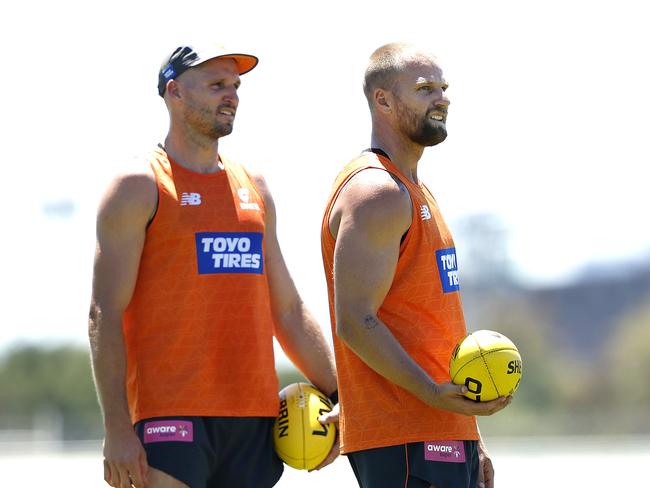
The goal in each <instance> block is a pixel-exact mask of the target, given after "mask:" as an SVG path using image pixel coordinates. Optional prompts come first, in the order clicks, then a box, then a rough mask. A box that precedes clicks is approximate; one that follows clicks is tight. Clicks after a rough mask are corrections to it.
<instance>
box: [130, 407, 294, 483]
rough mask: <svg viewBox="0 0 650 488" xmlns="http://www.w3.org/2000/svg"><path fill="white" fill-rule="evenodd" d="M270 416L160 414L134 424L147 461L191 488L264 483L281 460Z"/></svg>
mask: <svg viewBox="0 0 650 488" xmlns="http://www.w3.org/2000/svg"><path fill="white" fill-rule="evenodd" d="M274 420H275V419H274V418H270V417H158V418H152V419H146V420H142V421H140V422H138V423H136V424H135V431H136V433H137V435H138V437H139V438H140V441H141V442H142V445H143V446H144V449H145V451H146V453H147V462H148V463H149V466H151V467H153V468H155V469H158V470H160V471H163V472H165V473H167V474H169V475H170V476H173V477H174V478H176V479H177V480H179V481H182V482H183V483H185V484H186V485H188V486H189V487H190V488H222V487H224V488H225V487H235V486H236V487H240V488H267V487H271V486H274V485H275V484H276V483H277V482H278V480H279V479H280V476H282V471H283V469H284V465H283V464H282V461H281V460H280V458H279V457H278V456H277V454H276V453H275V449H274V448H273V434H272V428H273V422H274Z"/></svg>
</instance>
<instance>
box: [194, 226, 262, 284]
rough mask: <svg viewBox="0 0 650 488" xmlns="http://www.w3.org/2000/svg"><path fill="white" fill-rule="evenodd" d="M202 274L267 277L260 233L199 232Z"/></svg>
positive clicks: (199, 263)
mask: <svg viewBox="0 0 650 488" xmlns="http://www.w3.org/2000/svg"><path fill="white" fill-rule="evenodd" d="M195 237H196V258H197V263H198V271H199V274H219V273H248V274H263V273H264V256H263V253H262V240H263V238H264V234H262V233H261V232H197V233H196V234H195Z"/></svg>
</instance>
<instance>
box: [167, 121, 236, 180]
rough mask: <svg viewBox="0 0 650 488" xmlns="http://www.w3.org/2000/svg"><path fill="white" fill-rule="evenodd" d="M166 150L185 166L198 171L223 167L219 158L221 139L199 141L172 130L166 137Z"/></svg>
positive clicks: (212, 170) (217, 169)
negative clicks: (179, 134)
mask: <svg viewBox="0 0 650 488" xmlns="http://www.w3.org/2000/svg"><path fill="white" fill-rule="evenodd" d="M164 148H165V151H166V152H167V154H169V156H170V157H171V158H172V159H173V160H174V161H175V162H176V163H178V164H180V165H181V166H183V167H184V168H187V169H189V170H190V171H194V172H196V173H216V172H217V171H220V170H222V169H223V165H222V164H221V160H220V158H219V140H218V139H217V140H216V141H213V142H210V141H203V140H202V141H198V140H194V139H193V138H192V137H188V136H186V135H183V136H182V137H181V136H176V135H175V134H174V133H173V132H172V131H170V132H169V133H168V134H167V137H166V138H165V146H164Z"/></svg>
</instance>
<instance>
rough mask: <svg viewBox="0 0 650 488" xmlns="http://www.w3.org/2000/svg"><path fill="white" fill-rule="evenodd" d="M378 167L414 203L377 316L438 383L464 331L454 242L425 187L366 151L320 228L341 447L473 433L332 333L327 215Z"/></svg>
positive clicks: (345, 175)
mask: <svg viewBox="0 0 650 488" xmlns="http://www.w3.org/2000/svg"><path fill="white" fill-rule="evenodd" d="M368 168H379V169H382V170H385V171H388V172H389V173H390V174H392V175H393V176H395V177H397V178H398V179H399V180H400V181H401V182H402V183H403V184H404V186H405V187H406V188H407V189H408V192H409V194H410V197H411V201H412V203H413V221H412V223H411V226H410V229H409V231H408V233H407V236H406V238H405V239H404V242H403V243H402V244H401V246H400V251H399V259H398V261H397V268H396V270H395V276H394V278H393V283H392V285H391V288H390V290H389V291H388V294H387V296H386V298H385V300H384V302H383V303H382V305H381V307H380V308H379V311H378V314H377V315H378V317H379V318H380V319H381V320H382V321H383V322H384V323H385V324H386V325H387V326H388V328H389V329H390V331H391V332H392V333H393V335H394V336H395V338H396V339H397V340H398V341H399V342H400V344H401V345H402V347H403V348H404V349H405V350H406V352H407V353H408V354H409V355H410V356H411V358H413V360H414V361H415V362H417V363H418V364H419V365H420V366H421V367H422V368H423V369H424V370H425V371H427V373H428V374H429V375H430V376H431V377H432V378H433V379H434V381H436V382H437V383H440V382H449V381H450V378H449V359H450V357H451V353H452V351H453V349H454V347H455V345H456V343H457V342H458V341H459V340H460V339H462V338H463V337H464V336H465V334H466V328H465V319H464V316H463V309H462V303H461V299H460V293H459V286H458V267H457V263H456V251H455V248H454V242H453V240H452V238H451V234H450V233H449V229H448V228H447V225H446V224H445V222H444V220H443V219H442V216H441V214H440V211H439V209H438V205H437V204H436V201H435V200H434V198H433V196H432V195H431V193H430V192H429V191H428V189H427V188H426V187H424V185H422V186H419V185H416V184H414V183H412V182H411V181H410V180H408V179H407V178H406V177H404V176H403V175H402V173H400V171H399V170H398V169H397V168H396V167H395V166H393V164H392V163H391V162H390V160H389V159H388V158H385V157H382V156H378V155H375V154H373V153H364V154H363V155H362V156H360V157H359V158H357V159H356V160H353V161H352V162H351V163H349V164H348V165H347V166H346V167H345V168H344V169H343V171H342V172H341V173H340V174H339V176H338V177H337V179H336V181H335V183H334V188H333V190H332V194H331V196H330V199H329V202H328V205H327V208H326V211H325V216H324V218H323V224H322V229H321V244H322V252H323V265H324V267H325V275H326V277H327V288H328V295H329V306H330V317H331V321H332V335H333V337H334V351H335V355H336V367H337V374H338V384H339V399H340V402H341V417H340V424H339V427H340V433H341V451H342V452H343V453H349V452H353V451H359V450H365V449H372V448H376V447H385V446H392V445H397V444H404V443H408V442H420V441H437V440H475V439H478V438H479V436H478V431H477V427H476V420H475V418H474V417H471V416H469V417H468V416H464V415H460V414H455V413H451V412H447V411H444V410H439V409H434V408H431V407H429V406H428V405H426V404H425V403H424V402H422V401H421V400H419V399H418V398H416V397H415V396H413V395H412V394H411V393H409V392H407V391H406V390H404V389H402V388H401V387H399V386H397V385H395V384H394V383H391V382H390V381H388V380H387V379H386V378H384V377H383V376H381V375H379V374H378V373H376V372H375V371H374V370H372V369H371V368H370V367H368V366H367V365H366V363H364V362H363V361H362V360H361V359H360V358H359V357H358V356H357V355H356V354H355V353H354V352H353V351H352V350H351V349H350V348H348V347H347V346H346V345H345V344H344V343H343V342H342V341H341V340H340V339H339V338H338V337H337V336H336V323H335V313H334V293H333V291H334V290H333V261H334V247H335V245H336V241H335V239H334V238H333V236H332V234H331V232H330V229H329V219H330V213H331V211H332V208H333V206H334V203H335V202H336V199H337V197H338V195H339V192H340V191H341V189H342V188H343V187H344V186H345V184H346V183H347V182H348V181H349V180H350V179H351V178H352V177H353V176H354V175H356V174H357V173H359V172H360V171H363V170H365V169H368Z"/></svg>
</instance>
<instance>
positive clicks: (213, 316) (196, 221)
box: [123, 149, 278, 423]
mask: <svg viewBox="0 0 650 488" xmlns="http://www.w3.org/2000/svg"><path fill="white" fill-rule="evenodd" d="M222 162H223V164H224V168H225V170H222V171H218V172H216V173H212V174H200V173H195V172H192V171H189V170H187V169H185V168H183V167H182V166H180V165H178V164H176V163H175V162H174V161H171V160H170V158H168V156H167V154H166V153H165V151H164V150H162V149H157V150H156V151H155V152H154V153H153V155H152V157H151V158H150V161H149V163H150V165H151V167H152V169H153V171H154V174H155V176H156V181H157V185H158V209H157V212H156V215H155V217H154V218H153V221H152V222H151V224H150V226H149V228H148V229H147V234H146V240H145V244H144V249H143V252H142V257H141V261H140V268H139V271H138V278H137V283H136V286H135V290H134V293H133V297H132V299H131V302H130V303H129V305H128V307H127V310H126V311H125V314H124V321H123V328H124V335H125V342H126V347H127V394H128V401H129V409H130V412H131V417H132V420H133V422H134V423H135V422H137V421H139V420H142V419H145V418H150V417H159V416H175V415H192V416H238V417H247V416H265V417H275V416H276V415H277V413H278V382H277V377H276V373H275V362H274V357H273V342H272V338H273V319H272V315H271V309H270V302H269V291H268V283H267V276H266V272H265V263H264V240H263V236H264V204H263V200H262V198H261V197H260V195H259V194H258V192H257V190H256V187H255V185H254V184H253V182H252V181H251V180H250V178H249V176H248V174H247V173H246V171H245V170H244V169H243V168H242V167H241V166H239V165H237V164H235V163H233V162H230V161H228V160H223V158H222Z"/></svg>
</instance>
